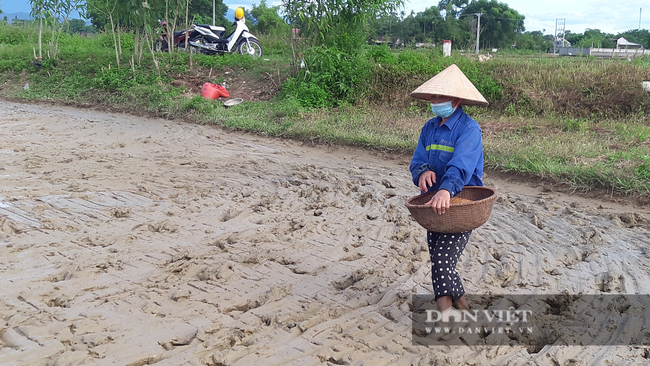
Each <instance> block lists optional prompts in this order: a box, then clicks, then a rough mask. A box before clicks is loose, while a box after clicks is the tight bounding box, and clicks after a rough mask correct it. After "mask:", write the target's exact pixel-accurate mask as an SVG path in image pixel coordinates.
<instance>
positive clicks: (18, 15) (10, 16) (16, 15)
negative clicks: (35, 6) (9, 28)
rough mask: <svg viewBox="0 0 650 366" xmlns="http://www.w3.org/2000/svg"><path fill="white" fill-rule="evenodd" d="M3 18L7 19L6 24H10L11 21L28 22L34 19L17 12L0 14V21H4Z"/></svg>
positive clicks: (27, 14)
mask: <svg viewBox="0 0 650 366" xmlns="http://www.w3.org/2000/svg"><path fill="white" fill-rule="evenodd" d="M4 17H7V22H9V23H11V21H12V20H14V19H16V18H18V19H20V20H30V19H34V18H32V17H30V16H29V13H23V12H18V13H2V14H0V19H4Z"/></svg>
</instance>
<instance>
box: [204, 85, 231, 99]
mask: <svg viewBox="0 0 650 366" xmlns="http://www.w3.org/2000/svg"><path fill="white" fill-rule="evenodd" d="M201 96H202V97H203V98H207V99H217V98H219V97H224V98H229V97H230V93H228V91H227V90H226V88H224V87H223V86H221V85H217V84H210V83H205V84H203V87H202V88H201Z"/></svg>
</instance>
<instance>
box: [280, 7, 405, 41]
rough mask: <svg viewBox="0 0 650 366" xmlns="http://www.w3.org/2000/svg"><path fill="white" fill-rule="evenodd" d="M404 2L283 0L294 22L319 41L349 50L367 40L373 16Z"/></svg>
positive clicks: (292, 22)
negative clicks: (368, 26) (369, 24)
mask: <svg viewBox="0 0 650 366" xmlns="http://www.w3.org/2000/svg"><path fill="white" fill-rule="evenodd" d="M403 5H404V0H282V6H283V8H284V9H285V14H286V17H287V19H288V20H289V22H290V23H291V24H300V25H301V26H302V27H303V28H306V29H303V31H306V32H305V33H306V34H313V35H314V36H315V37H316V39H317V41H318V42H319V43H322V44H326V45H334V46H337V47H339V48H341V49H349V50H351V49H357V48H358V47H359V46H360V45H361V43H362V42H363V41H365V39H366V36H367V33H368V28H367V27H366V25H367V24H368V23H369V22H370V20H371V19H373V18H376V17H377V16H379V15H382V14H389V13H391V12H395V11H396V10H397V9H398V8H401V7H402V6H403Z"/></svg>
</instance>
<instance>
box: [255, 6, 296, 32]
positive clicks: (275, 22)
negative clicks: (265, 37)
mask: <svg viewBox="0 0 650 366" xmlns="http://www.w3.org/2000/svg"><path fill="white" fill-rule="evenodd" d="M279 10H280V6H271V7H268V6H267V5H266V0H261V1H260V4H259V5H256V4H253V10H251V11H250V18H251V22H252V23H253V26H252V29H254V30H255V32H257V33H262V34H269V33H282V32H285V31H288V30H289V25H288V24H287V23H286V22H285V21H284V19H282V17H281V16H280V15H279V14H278V12H279Z"/></svg>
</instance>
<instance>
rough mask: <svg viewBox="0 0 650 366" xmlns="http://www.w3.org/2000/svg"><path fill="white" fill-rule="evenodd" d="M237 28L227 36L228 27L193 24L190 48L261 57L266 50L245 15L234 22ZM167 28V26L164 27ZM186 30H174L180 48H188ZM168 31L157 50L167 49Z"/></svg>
mask: <svg viewBox="0 0 650 366" xmlns="http://www.w3.org/2000/svg"><path fill="white" fill-rule="evenodd" d="M233 26H234V27H235V30H234V31H233V32H232V33H231V34H230V35H228V36H226V28H224V27H219V26H213V25H207V24H193V25H192V27H191V28H190V29H189V31H187V32H189V34H188V35H187V39H188V43H189V50H190V51H192V52H200V53H203V54H206V55H214V54H224V53H237V52H238V53H240V54H242V55H250V56H252V57H261V56H262V54H263V53H264V51H263V50H262V45H261V44H260V41H259V39H257V37H255V36H254V35H252V34H251V33H250V31H249V30H248V27H247V26H246V20H245V18H244V17H242V18H241V19H236V20H235V23H233ZM163 30H166V27H163ZM185 32H186V31H179V32H174V35H173V39H174V45H175V46H176V47H177V48H178V49H179V50H186V49H188V48H187V47H185V38H186V35H185ZM167 38H168V37H167V33H166V32H163V34H162V35H161V37H160V38H158V40H157V41H156V50H158V51H165V50H167V47H168V41H167Z"/></svg>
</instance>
